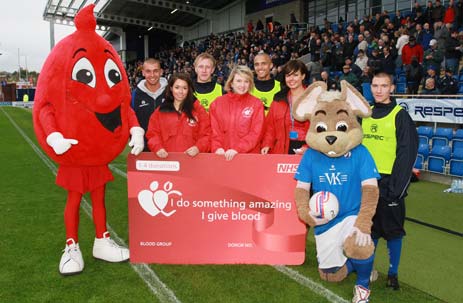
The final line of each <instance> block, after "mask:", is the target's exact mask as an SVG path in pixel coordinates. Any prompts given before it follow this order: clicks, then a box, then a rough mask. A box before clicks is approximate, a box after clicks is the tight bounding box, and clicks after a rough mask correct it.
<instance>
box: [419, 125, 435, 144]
mask: <svg viewBox="0 0 463 303" xmlns="http://www.w3.org/2000/svg"><path fill="white" fill-rule="evenodd" d="M417 132H418V137H419V139H420V144H421V143H426V144H429V140H430V139H431V137H432V134H433V131H432V127H431V126H418V129H417Z"/></svg>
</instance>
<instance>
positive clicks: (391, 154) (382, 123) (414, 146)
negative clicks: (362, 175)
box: [362, 72, 418, 290]
mask: <svg viewBox="0 0 463 303" xmlns="http://www.w3.org/2000/svg"><path fill="white" fill-rule="evenodd" d="M393 90H394V85H393V82H392V76H391V75H389V74H386V73H384V72H380V73H378V74H376V75H375V76H374V77H373V80H372V82H371V91H372V94H373V97H374V99H375V104H374V106H373V107H372V115H371V117H370V118H367V119H364V120H363V121H362V128H363V142H362V143H363V145H365V146H366V147H367V148H368V150H369V152H370V153H371V155H372V156H373V159H374V160H375V162H376V166H377V167H378V171H379V173H380V174H381V179H380V180H379V191H380V193H379V201H378V206H377V208H376V214H375V216H374V217H373V227H372V232H371V236H372V238H373V241H374V242H375V245H377V244H378V240H379V238H381V237H382V238H384V239H385V240H386V241H387V248H388V251H389V271H388V278H387V287H391V288H392V289H394V290H398V289H399V281H398V278H397V276H398V269H399V262H400V255H401V252H402V238H403V236H404V235H405V230H404V220H405V197H406V196H407V188H408V185H409V183H410V178H411V175H412V169H413V165H414V163H415V160H416V156H417V151H418V134H417V132H416V127H415V123H414V122H413V120H412V119H411V117H410V115H409V114H408V113H407V111H406V110H404V109H403V108H402V107H401V106H400V105H397V103H396V101H395V99H393V98H391V93H392V92H393ZM375 276H377V272H373V273H372V275H371V277H372V278H373V277H375Z"/></svg>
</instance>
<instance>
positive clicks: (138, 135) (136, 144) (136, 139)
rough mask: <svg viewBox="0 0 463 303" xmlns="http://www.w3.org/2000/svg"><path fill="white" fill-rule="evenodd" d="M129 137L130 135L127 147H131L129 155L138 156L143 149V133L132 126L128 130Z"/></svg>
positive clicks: (138, 128)
mask: <svg viewBox="0 0 463 303" xmlns="http://www.w3.org/2000/svg"><path fill="white" fill-rule="evenodd" d="M130 135H132V138H131V139H130V142H129V146H130V147H132V150H131V151H130V153H131V154H132V155H135V156H138V155H139V154H140V153H141V152H142V151H143V148H144V147H145V139H144V136H145V131H144V130H143V128H141V127H138V126H134V127H132V128H131V129H130Z"/></svg>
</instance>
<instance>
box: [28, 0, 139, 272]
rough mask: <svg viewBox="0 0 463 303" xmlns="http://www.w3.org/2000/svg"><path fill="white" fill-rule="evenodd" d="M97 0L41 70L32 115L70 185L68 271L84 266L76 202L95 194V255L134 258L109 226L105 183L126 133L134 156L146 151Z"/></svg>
mask: <svg viewBox="0 0 463 303" xmlns="http://www.w3.org/2000/svg"><path fill="white" fill-rule="evenodd" d="M93 8H94V5H89V6H87V7H85V8H84V9H82V10H81V11H80V12H79V13H78V14H77V15H76V17H75V24H76V27H77V30H76V31H75V32H74V33H73V34H71V35H69V36H67V37H66V38H64V39H63V40H62V41H61V42H60V43H58V44H57V45H56V46H55V47H54V48H53V50H52V51H51V53H50V55H49V56H48V58H47V60H46V62H45V64H44V66H43V68H42V72H41V73H40V78H39V82H38V85H37V93H36V98H35V104H34V111H33V119H34V129H35V133H36V135H37V139H38V141H39V143H40V145H41V146H42V148H43V149H44V150H45V152H46V153H47V154H48V155H49V156H50V157H51V158H52V159H53V160H55V161H56V162H58V163H59V169H58V174H57V177H56V183H57V184H58V185H59V186H61V187H64V188H65V189H66V190H67V191H68V195H67V201H66V207H65V210H64V222H65V226H66V239H67V240H66V246H65V249H64V253H63V255H62V257H61V261H60V264H59V271H60V273H61V274H63V275H71V274H76V273H80V272H82V270H83V269H84V261H83V259H82V254H81V252H80V248H79V244H78V225H79V206H80V201H81V198H82V195H83V194H84V193H86V192H90V197H91V200H92V208H93V221H94V224H95V233H96V238H95V241H94V244H93V256H94V257H95V258H97V259H102V260H105V261H109V262H122V261H126V260H128V259H129V250H128V249H127V248H124V247H120V246H118V245H117V244H116V243H115V242H114V241H113V240H111V238H110V237H109V233H108V231H107V229H106V209H105V184H106V182H108V181H111V180H113V176H112V174H111V172H110V170H109V168H108V163H109V162H111V161H112V160H113V159H114V158H115V157H117V155H119V154H120V153H121V151H122V150H123V149H124V147H125V144H126V143H127V141H128V139H129V133H130V135H131V140H130V142H129V145H130V146H132V151H131V152H132V154H135V155H138V154H139V153H140V152H141V151H142V150H143V135H144V131H143V129H142V128H140V127H139V124H138V121H137V118H136V116H135V113H134V112H133V111H132V109H131V108H130V89H129V84H128V80H127V76H126V74H125V71H124V67H123V65H122V62H121V60H120V59H119V57H118V55H117V52H116V51H115V50H114V48H113V47H112V46H111V45H110V44H109V43H108V42H107V41H105V40H104V39H103V38H102V37H100V36H99V35H98V34H97V33H96V32H95V27H96V20H95V17H94V15H93Z"/></svg>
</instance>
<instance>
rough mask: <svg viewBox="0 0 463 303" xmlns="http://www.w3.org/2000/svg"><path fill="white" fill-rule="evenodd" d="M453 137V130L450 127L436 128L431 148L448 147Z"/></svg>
mask: <svg viewBox="0 0 463 303" xmlns="http://www.w3.org/2000/svg"><path fill="white" fill-rule="evenodd" d="M452 137H453V129H452V128H450V127H437V128H436V130H435V131H434V134H433V136H432V147H434V146H437V145H449V143H450V140H452Z"/></svg>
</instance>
